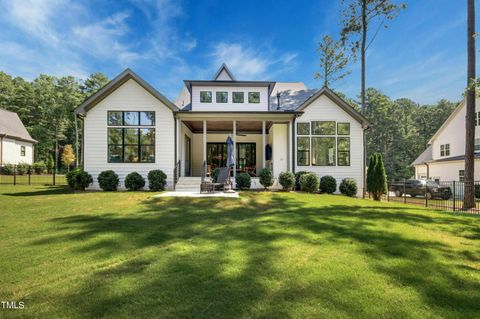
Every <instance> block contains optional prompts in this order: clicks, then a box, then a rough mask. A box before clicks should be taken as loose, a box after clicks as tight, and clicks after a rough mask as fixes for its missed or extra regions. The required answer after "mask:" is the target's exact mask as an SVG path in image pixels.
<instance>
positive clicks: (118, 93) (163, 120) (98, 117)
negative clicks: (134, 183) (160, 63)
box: [84, 79, 175, 189]
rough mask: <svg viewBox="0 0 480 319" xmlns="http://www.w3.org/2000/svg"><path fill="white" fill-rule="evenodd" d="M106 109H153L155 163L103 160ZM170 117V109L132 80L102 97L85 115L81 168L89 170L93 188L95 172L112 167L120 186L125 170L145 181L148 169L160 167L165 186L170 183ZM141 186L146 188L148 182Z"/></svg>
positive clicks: (172, 123) (172, 120)
mask: <svg viewBox="0 0 480 319" xmlns="http://www.w3.org/2000/svg"><path fill="white" fill-rule="evenodd" d="M107 111H155V163H108V161H107ZM174 127H175V126H174V119H173V114H172V111H171V110H170V109H169V108H168V107H167V106H166V105H164V104H163V103H162V102H160V101H159V100H158V99H157V98H155V97H154V96H152V95H151V94H150V93H148V92H147V91H146V90H145V89H144V88H142V87H141V86H140V85H139V84H138V83H137V82H135V81H134V80H132V79H131V80H128V81H127V82H125V83H124V84H123V85H122V86H120V87H119V88H118V89H116V90H115V91H114V92H113V93H111V94H110V95H109V96H108V97H106V98H105V99H104V100H102V101H101V102H99V103H98V104H97V105H96V106H94V107H93V108H92V109H91V110H90V111H88V113H87V116H86V117H85V141H84V145H85V156H84V167H85V170H86V171H87V172H89V173H90V174H91V175H92V177H93V179H94V184H93V186H92V188H94V189H97V188H98V183H97V177H98V174H99V173H100V172H102V171H104V170H109V169H111V170H113V171H115V172H116V173H117V174H118V175H119V177H120V186H121V188H123V187H124V179H125V176H126V175H127V174H128V173H131V172H133V171H136V172H138V173H140V174H141V175H142V176H143V177H144V178H145V180H147V174H148V172H149V171H150V170H152V169H161V170H162V171H164V172H165V174H167V177H168V186H169V187H172V185H173V169H174V162H175V151H174V150H175V142H174ZM145 188H148V182H147V185H146V186H145Z"/></svg>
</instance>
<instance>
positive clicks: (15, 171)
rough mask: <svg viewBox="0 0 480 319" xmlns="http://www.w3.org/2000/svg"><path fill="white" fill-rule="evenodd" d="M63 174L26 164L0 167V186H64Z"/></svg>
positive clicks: (65, 182)
mask: <svg viewBox="0 0 480 319" xmlns="http://www.w3.org/2000/svg"><path fill="white" fill-rule="evenodd" d="M66 184H67V181H66V179H65V174H64V172H59V173H56V172H55V170H54V169H53V170H51V172H48V171H47V169H46V168H44V167H39V166H34V165H28V164H18V165H14V164H4V165H0V185H66Z"/></svg>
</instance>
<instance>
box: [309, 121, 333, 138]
mask: <svg viewBox="0 0 480 319" xmlns="http://www.w3.org/2000/svg"><path fill="white" fill-rule="evenodd" d="M329 122H333V123H334V124H333V125H334V131H333V134H325V133H323V134H321V133H318V134H314V133H313V123H329ZM310 123H311V124H310V127H311V128H310V135H312V136H337V135H338V134H337V121H311V122H310Z"/></svg>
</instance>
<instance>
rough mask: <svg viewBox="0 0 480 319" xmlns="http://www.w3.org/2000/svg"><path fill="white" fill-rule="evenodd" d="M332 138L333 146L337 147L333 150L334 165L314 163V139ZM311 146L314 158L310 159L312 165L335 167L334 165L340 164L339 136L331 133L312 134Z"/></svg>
mask: <svg viewBox="0 0 480 319" xmlns="http://www.w3.org/2000/svg"><path fill="white" fill-rule="evenodd" d="M314 138H315V139H319V140H321V139H331V140H333V147H334V148H335V149H334V150H333V156H334V158H333V164H332V165H328V164H327V165H320V164H313V139H314ZM310 148H311V155H310V156H311V157H312V159H311V160H310V163H311V166H315V167H333V166H338V165H337V148H338V147H337V136H336V135H335V136H331V135H312V136H311V137H310Z"/></svg>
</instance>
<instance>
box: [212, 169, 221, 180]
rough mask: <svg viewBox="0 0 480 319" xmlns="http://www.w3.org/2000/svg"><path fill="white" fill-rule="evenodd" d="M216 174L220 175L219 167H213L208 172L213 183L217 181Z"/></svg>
mask: <svg viewBox="0 0 480 319" xmlns="http://www.w3.org/2000/svg"><path fill="white" fill-rule="evenodd" d="M218 175H220V168H215V169H214V170H213V171H212V173H211V174H210V177H211V178H212V182H214V183H216V182H217V179H218Z"/></svg>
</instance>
